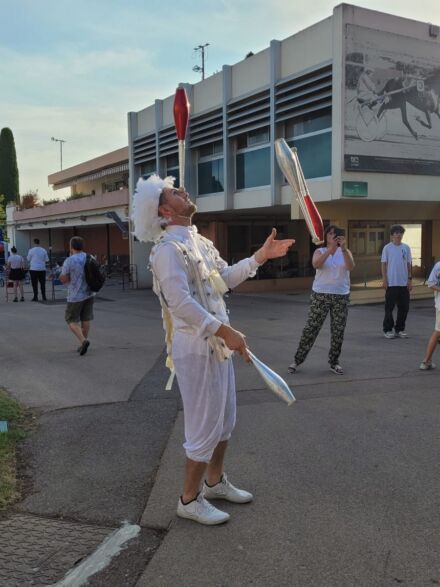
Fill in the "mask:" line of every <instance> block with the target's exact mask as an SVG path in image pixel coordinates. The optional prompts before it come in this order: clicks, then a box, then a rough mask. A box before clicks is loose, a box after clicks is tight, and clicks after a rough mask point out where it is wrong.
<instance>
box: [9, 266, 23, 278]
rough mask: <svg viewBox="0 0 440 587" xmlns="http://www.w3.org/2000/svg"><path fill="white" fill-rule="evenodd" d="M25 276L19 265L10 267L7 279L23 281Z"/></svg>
mask: <svg viewBox="0 0 440 587" xmlns="http://www.w3.org/2000/svg"><path fill="white" fill-rule="evenodd" d="M24 276H25V272H24V271H23V269H20V268H19V267H18V268H17V269H11V270H10V271H9V279H10V280H11V281H23V279H24Z"/></svg>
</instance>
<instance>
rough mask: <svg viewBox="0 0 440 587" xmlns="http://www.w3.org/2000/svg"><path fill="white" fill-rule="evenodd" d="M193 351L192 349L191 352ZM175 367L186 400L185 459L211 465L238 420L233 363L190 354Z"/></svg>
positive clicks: (175, 360)
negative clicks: (215, 451) (215, 452)
mask: <svg viewBox="0 0 440 587" xmlns="http://www.w3.org/2000/svg"><path fill="white" fill-rule="evenodd" d="M188 350H190V349H188ZM173 360H174V367H175V369H176V377H177V381H178V383H179V388H180V394H181V396H182V401H183V411H184V421H185V439H186V442H185V443H184V445H183V448H184V449H185V452H186V456H187V457H188V458H189V459H192V460H193V461H200V462H206V463H207V462H209V461H210V460H211V457H212V453H213V452H214V449H215V447H216V446H217V444H218V443H219V442H221V441H223V440H228V439H229V438H230V437H231V433H232V430H233V429H234V426H235V418H236V395H235V376H234V367H233V364H232V360H231V359H229V360H227V361H222V362H219V361H218V360H217V359H216V358H215V357H214V355H213V354H211V353H209V355H208V356H203V355H199V354H190V353H188V354H187V355H185V356H180V357H179V358H175V359H173Z"/></svg>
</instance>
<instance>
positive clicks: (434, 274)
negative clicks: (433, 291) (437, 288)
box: [427, 262, 440, 287]
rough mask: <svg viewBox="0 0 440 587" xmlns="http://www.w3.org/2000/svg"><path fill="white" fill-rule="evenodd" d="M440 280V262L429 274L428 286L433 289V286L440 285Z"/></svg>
mask: <svg viewBox="0 0 440 587" xmlns="http://www.w3.org/2000/svg"><path fill="white" fill-rule="evenodd" d="M439 279H440V262H439V263H436V264H435V265H434V267H433V268H432V271H431V273H430V274H429V277H428V281H427V285H428V287H432V286H433V285H439Z"/></svg>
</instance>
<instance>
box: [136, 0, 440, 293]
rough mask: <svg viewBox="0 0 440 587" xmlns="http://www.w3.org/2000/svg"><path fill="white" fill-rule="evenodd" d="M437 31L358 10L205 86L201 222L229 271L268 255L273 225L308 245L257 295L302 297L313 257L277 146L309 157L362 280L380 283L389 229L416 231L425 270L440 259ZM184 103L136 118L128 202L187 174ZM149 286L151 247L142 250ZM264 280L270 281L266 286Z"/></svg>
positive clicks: (194, 155) (275, 45)
mask: <svg viewBox="0 0 440 587" xmlns="http://www.w3.org/2000/svg"><path fill="white" fill-rule="evenodd" d="M439 64H440V37H439V29H438V27H436V26H434V25H431V24H428V23H424V22H417V21H412V20H408V19H405V18H400V17H397V16H393V15H389V14H383V13H379V12H375V11H371V10H367V9H364V8H358V7H356V6H351V5H348V4H341V5H339V6H337V7H336V8H335V9H334V11H333V14H332V15H331V16H329V17H328V18H326V19H324V20H322V21H320V22H318V23H316V24H315V25H313V26H311V27H309V28H307V29H305V30H303V31H300V32H298V33H296V34H294V35H292V36H291V37H289V38H287V39H285V40H283V41H277V40H274V41H271V42H270V46H269V47H268V48H267V49H265V50H263V51H261V52H259V53H257V54H255V55H251V56H249V57H247V58H246V59H244V60H243V61H241V62H239V63H236V64H235V65H233V66H230V65H225V66H223V69H222V71H221V72H219V73H217V74H215V75H212V76H211V77H208V78H207V79H205V80H204V81H201V82H199V83H197V84H194V85H189V84H184V85H185V88H186V90H187V93H188V96H189V100H190V103H191V118H190V126H189V131H188V135H187V141H186V169H185V178H186V187H187V189H188V190H189V191H190V193H191V194H192V195H193V196H194V197H195V199H196V203H197V206H198V210H199V214H198V219H197V224H198V226H199V228H200V229H201V231H202V232H203V233H204V234H206V235H207V236H209V237H210V238H212V239H213V240H214V241H215V243H216V245H217V246H218V248H219V249H220V251H221V253H222V255H223V256H224V257H225V258H226V259H227V260H228V261H236V260H238V259H240V258H242V257H244V256H247V255H248V254H249V253H250V252H252V251H254V250H255V249H256V248H258V247H259V246H260V245H261V243H262V242H263V240H264V238H265V236H266V235H267V234H268V232H269V230H270V228H271V227H272V226H276V227H277V228H278V230H279V232H280V233H281V234H282V235H283V236H286V237H287V236H289V237H290V236H293V237H294V238H296V241H297V242H296V245H295V247H294V249H293V250H292V251H291V253H289V256H288V258H287V259H283V260H282V261H279V262H274V263H269V264H267V265H266V266H265V267H264V268H263V270H262V271H260V275H259V279H257V280H256V281H254V282H251V287H252V288H254V289H264V288H267V287H270V288H287V287H289V288H290V287H295V284H297V285H300V284H301V281H300V280H303V278H304V277H307V276H308V275H310V274H311V271H310V260H311V255H312V253H313V247H312V245H311V241H310V238H309V236H308V234H307V231H306V227H305V223H304V220H303V219H302V217H301V214H300V210H299V207H298V204H297V202H296V199H295V198H294V197H293V196H292V192H291V189H290V187H289V186H288V185H287V184H286V183H285V181H284V179H283V177H282V176H281V173H280V172H279V170H278V168H277V164H276V161H275V154H274V141H275V139H277V138H279V137H284V138H286V140H287V141H288V142H289V144H291V145H295V146H296V147H297V148H298V152H299V156H300V159H301V162H302V166H303V169H304V173H305V176H306V178H307V180H308V185H309V188H310V191H311V194H312V197H313V199H314V200H315V202H316V203H317V205H318V208H319V211H320V213H321V215H322V217H323V219H324V220H325V221H326V222H329V221H331V222H336V223H338V224H339V225H341V226H342V227H344V228H345V229H346V231H347V236H348V241H349V246H350V248H351V250H352V251H353V253H354V254H355V256H356V261H357V269H356V272H355V274H354V276H353V277H354V279H356V278H358V279H361V278H364V277H365V276H370V277H373V276H376V275H378V274H379V267H380V265H379V254H380V252H381V249H382V247H383V245H384V244H385V243H386V242H388V238H389V237H388V235H389V227H390V225H391V224H392V223H394V222H400V223H402V224H404V225H406V226H408V228H409V229H410V230H409V231H408V234H411V235H412V241H413V242H412V244H413V246H417V247H418V249H419V250H420V253H419V256H420V258H418V259H416V260H415V264H416V265H418V266H419V267H420V271H425V270H426V269H427V268H428V266H430V265H431V263H432V259H433V257H435V258H440V180H439V175H440V116H439V94H440V68H439ZM173 100H174V96H168V97H166V98H164V99H157V100H156V101H155V103H154V104H152V105H149V106H148V107H146V108H145V109H143V110H141V111H139V112H130V113H129V114H128V129H129V166H130V167H129V170H130V192H133V190H134V187H135V184H136V181H137V179H138V178H139V177H140V176H147V175H148V174H150V173H152V172H154V171H158V172H159V173H160V174H161V175H164V174H172V175H176V176H177V175H178V167H177V141H176V135H175V130H174V122H173ZM130 247H131V256H132V261H133V262H134V263H136V264H137V265H138V266H139V268H140V272H139V277H140V283H141V284H142V285H144V286H147V285H148V284H149V283H150V276H149V273H148V271H147V268H146V263H145V260H146V259H147V256H148V247H147V246H146V245H143V244H141V243H138V242H135V241H134V240H132V239H131V240H130ZM265 278H266V279H265Z"/></svg>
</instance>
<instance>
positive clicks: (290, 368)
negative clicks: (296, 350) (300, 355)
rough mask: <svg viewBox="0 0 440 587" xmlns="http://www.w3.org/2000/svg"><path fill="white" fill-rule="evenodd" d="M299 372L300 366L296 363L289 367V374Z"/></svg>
mask: <svg viewBox="0 0 440 587" xmlns="http://www.w3.org/2000/svg"><path fill="white" fill-rule="evenodd" d="M297 371H298V365H297V364H296V363H295V361H294V362H293V363H292V364H291V365H289V366H288V367H287V372H288V373H296V372H297Z"/></svg>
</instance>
